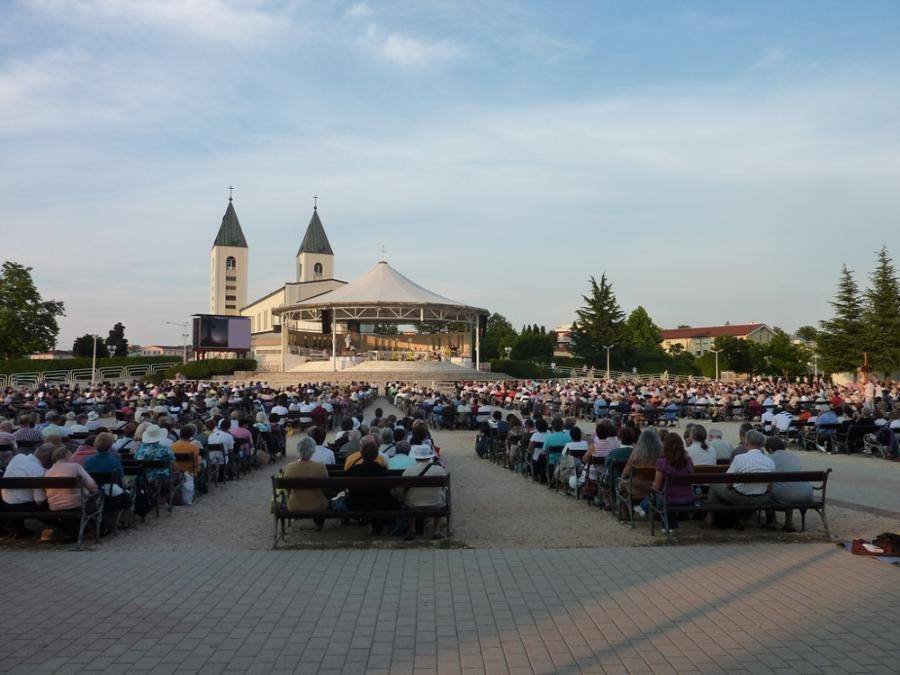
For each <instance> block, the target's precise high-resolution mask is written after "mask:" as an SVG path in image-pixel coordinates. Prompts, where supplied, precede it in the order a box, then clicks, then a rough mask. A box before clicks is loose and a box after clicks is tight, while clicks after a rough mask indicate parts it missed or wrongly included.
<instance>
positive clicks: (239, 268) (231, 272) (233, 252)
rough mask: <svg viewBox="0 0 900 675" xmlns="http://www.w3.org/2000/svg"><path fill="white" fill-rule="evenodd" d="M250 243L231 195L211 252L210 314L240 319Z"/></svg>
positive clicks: (244, 304)
mask: <svg viewBox="0 0 900 675" xmlns="http://www.w3.org/2000/svg"><path fill="white" fill-rule="evenodd" d="M247 253H248V249H247V240H246V239H245V238H244V232H243V230H241V223H240V221H238V217H237V213H236V212H235V210H234V204H233V203H232V200H231V196H229V197H228V208H226V209H225V215H224V216H222V224H221V225H220V226H219V233H218V234H217V235H216V239H215V241H214V242H213V245H212V249H211V250H210V252H209V311H210V314H225V315H232V316H240V313H241V308H242V307H245V306H246V305H247V257H248V256H247Z"/></svg>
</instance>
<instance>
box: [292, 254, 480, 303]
mask: <svg viewBox="0 0 900 675" xmlns="http://www.w3.org/2000/svg"><path fill="white" fill-rule="evenodd" d="M340 305H344V306H355V305H443V306H446V307H460V308H463V307H468V305H466V304H465V303H462V302H457V301H456V300H451V299H450V298H445V297H444V296H443V295H438V294H437V293H432V292H431V291H429V290H428V289H427V288H423V287H421V286H419V284H417V283H416V282H414V281H413V280H412V279H409V278H407V277H405V276H403V275H402V274H400V272H398V271H397V270H395V269H394V268H393V267H391V266H390V265H389V264H388V263H386V262H385V261H381V262H379V263H377V264H376V265H375V266H374V267H373V268H372V269H370V270H369V271H368V272H366V273H365V274H363V275H362V276H361V277H358V278H356V279H354V280H353V281H351V282H350V283H349V284H346V285H344V286H341V287H340V288H338V289H336V290H333V291H331V292H330V293H325V294H323V295H320V296H317V297H315V298H310V299H309V300H305V301H304V302H301V303H299V304H298V305H296V306H297V307H300V308H304V307H335V306H340ZM471 309H478V308H474V307H473V308H471Z"/></svg>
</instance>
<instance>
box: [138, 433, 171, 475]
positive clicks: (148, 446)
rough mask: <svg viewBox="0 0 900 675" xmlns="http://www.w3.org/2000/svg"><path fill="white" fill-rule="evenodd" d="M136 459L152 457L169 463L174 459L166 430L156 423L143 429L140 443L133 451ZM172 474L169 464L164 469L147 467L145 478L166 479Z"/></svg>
mask: <svg viewBox="0 0 900 675" xmlns="http://www.w3.org/2000/svg"><path fill="white" fill-rule="evenodd" d="M134 458H135V459H137V460H142V459H152V460H164V461H168V462H169V464H170V465H171V463H172V462H174V461H175V455H174V454H173V453H172V448H170V447H169V438H168V434H167V433H166V430H165V429H163V428H162V427H160V426H157V425H156V424H150V425H148V426H147V427H146V428H145V429H144V433H143V435H142V436H141V444H140V445H139V446H138V449H137V450H136V451H135V453H134ZM171 475H172V470H171V466H170V467H169V468H166V469H149V470H148V471H147V478H148V479H149V480H151V481H152V480H157V479H162V480H166V481H167V480H168V479H169V477H170V476H171Z"/></svg>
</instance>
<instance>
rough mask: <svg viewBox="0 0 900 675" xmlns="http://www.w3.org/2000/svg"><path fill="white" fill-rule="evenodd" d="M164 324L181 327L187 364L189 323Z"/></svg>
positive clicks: (182, 354) (182, 350)
mask: <svg viewBox="0 0 900 675" xmlns="http://www.w3.org/2000/svg"><path fill="white" fill-rule="evenodd" d="M229 189H231V188H229ZM166 323H167V324H168V325H170V326H180V327H181V338H182V343H183V346H182V348H181V362H182V363H187V362H188V358H187V339H188V324H189V323H190V321H183V322H181V323H178V322H177V321H166Z"/></svg>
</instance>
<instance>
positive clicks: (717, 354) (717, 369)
mask: <svg viewBox="0 0 900 675" xmlns="http://www.w3.org/2000/svg"><path fill="white" fill-rule="evenodd" d="M709 351H711V352H712V353H713V354H715V355H716V382H718V381H719V352H721V351H722V350H721V349H710V350H709Z"/></svg>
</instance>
